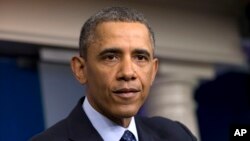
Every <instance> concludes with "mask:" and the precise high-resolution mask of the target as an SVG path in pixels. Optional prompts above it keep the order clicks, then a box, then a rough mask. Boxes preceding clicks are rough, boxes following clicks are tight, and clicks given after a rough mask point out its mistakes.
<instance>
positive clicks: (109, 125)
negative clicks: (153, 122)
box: [82, 97, 139, 141]
mask: <svg viewBox="0 0 250 141" xmlns="http://www.w3.org/2000/svg"><path fill="white" fill-rule="evenodd" d="M82 107H83V110H84V111H85V113H86V115H87V117H88V118H89V120H90V122H91V123H92V125H93V126H94V128H95V129H96V130H97V132H98V133H99V134H100V135H101V137H102V138H103V140H104V141H119V140H120V139H121V137H122V135H123V133H124V131H125V130H129V131H131V132H132V133H133V134H134V136H135V138H136V140H137V141H139V139H138V134H137V129H136V125H135V120H134V117H132V120H131V122H130V124H129V126H128V128H124V127H122V126H120V125H117V124H116V123H114V122H112V121H111V120H109V119H108V118H107V117H105V116H103V115H102V114H100V113H99V112H97V111H96V110H95V109H94V108H93V107H92V106H91V105H90V103H89V101H88V99H87V97H86V98H85V99H84V102H83V104H82Z"/></svg>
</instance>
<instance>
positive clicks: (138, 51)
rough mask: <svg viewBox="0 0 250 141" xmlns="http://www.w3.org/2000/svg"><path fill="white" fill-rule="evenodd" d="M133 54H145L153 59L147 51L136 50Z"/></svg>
mask: <svg viewBox="0 0 250 141" xmlns="http://www.w3.org/2000/svg"><path fill="white" fill-rule="evenodd" d="M133 54H144V55H146V56H148V57H151V55H150V53H149V52H148V51H147V50H145V49H135V50H134V51H133Z"/></svg>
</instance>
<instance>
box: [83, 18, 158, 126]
mask: <svg viewBox="0 0 250 141" xmlns="http://www.w3.org/2000/svg"><path fill="white" fill-rule="evenodd" d="M83 62H84V65H83V66H84V67H83V68H84V71H83V72H84V77H85V78H84V79H85V80H86V81H84V83H85V84H86V87H87V98H88V100H89V102H90V104H91V105H92V106H93V107H94V108H95V109H96V110H97V111H99V112H100V113H102V114H103V115H105V116H107V117H109V118H110V119H112V120H115V121H116V120H119V119H122V118H130V117H132V116H134V115H135V114H136V113H137V112H138V110H139V108H140V107H141V105H142V104H143V103H144V101H145V99H146V98H147V95H148V93H149V89H150V86H151V84H152V82H153V80H154V77H155V74H156V72H157V67H158V61H157V59H155V58H153V47H152V43H151V39H150V36H149V33H148V30H147V28H146V26H145V25H143V24H141V23H138V22H134V23H132V22H104V23H101V24H100V25H98V26H97V28H96V32H95V40H94V43H92V44H91V45H90V46H89V48H88V50H87V59H86V60H85V61H83Z"/></svg>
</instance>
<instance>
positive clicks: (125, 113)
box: [119, 107, 139, 118]
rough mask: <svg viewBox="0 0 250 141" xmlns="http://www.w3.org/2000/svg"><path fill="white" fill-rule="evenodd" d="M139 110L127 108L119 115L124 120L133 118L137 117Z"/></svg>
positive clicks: (120, 111)
mask: <svg viewBox="0 0 250 141" xmlns="http://www.w3.org/2000/svg"><path fill="white" fill-rule="evenodd" d="M138 110H139V108H132V109H131V108H128V107H127V108H125V109H121V110H119V115H120V117H122V118H131V117H133V116H135V115H136V114H137V112H138Z"/></svg>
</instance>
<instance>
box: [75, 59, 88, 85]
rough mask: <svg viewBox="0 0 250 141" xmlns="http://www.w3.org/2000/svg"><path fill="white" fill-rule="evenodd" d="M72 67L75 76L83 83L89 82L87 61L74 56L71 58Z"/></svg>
mask: <svg viewBox="0 0 250 141" xmlns="http://www.w3.org/2000/svg"><path fill="white" fill-rule="evenodd" d="M71 69H72V71H73V74H74V75H75V78H76V79H77V80H78V81H79V82H80V83H81V84H85V83H86V82H87V78H86V76H87V74H86V73H87V72H86V62H85V60H84V59H83V58H81V57H78V56H74V57H73V58H72V59H71Z"/></svg>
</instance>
